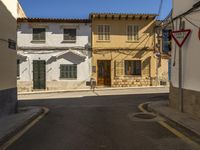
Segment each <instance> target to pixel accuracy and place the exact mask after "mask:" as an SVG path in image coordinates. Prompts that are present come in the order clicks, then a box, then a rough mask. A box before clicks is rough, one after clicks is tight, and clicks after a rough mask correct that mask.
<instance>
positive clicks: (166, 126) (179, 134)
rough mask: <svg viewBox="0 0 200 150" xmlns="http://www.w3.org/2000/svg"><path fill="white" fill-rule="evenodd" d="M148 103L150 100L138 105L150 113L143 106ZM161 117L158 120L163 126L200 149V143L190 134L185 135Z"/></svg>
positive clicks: (143, 110)
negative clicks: (190, 136)
mask: <svg viewBox="0 0 200 150" xmlns="http://www.w3.org/2000/svg"><path fill="white" fill-rule="evenodd" d="M146 104H150V102H147V103H142V104H140V105H139V106H138V108H139V110H140V111H142V112H144V113H148V111H147V110H145V109H144V107H143V106H144V105H146ZM159 118H161V119H160V120H158V121H157V122H158V123H159V124H160V125H161V126H162V127H164V128H166V129H167V130H169V131H170V132H171V133H173V134H174V135H176V136H177V137H178V138H180V139H182V140H183V141H185V142H186V143H188V144H190V145H192V146H194V147H195V148H197V150H200V145H199V144H198V143H196V142H195V141H193V140H192V139H191V138H189V137H188V136H186V135H184V134H183V133H181V132H179V131H178V130H176V129H175V128H173V127H172V126H170V125H169V124H167V123H166V122H165V121H161V120H165V119H164V118H163V117H161V116H159Z"/></svg>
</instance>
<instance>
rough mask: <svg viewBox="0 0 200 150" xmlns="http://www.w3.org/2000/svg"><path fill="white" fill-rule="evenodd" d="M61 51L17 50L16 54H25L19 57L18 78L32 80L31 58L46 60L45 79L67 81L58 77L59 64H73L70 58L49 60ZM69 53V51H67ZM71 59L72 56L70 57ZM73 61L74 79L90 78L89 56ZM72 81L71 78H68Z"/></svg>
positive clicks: (83, 79)
mask: <svg viewBox="0 0 200 150" xmlns="http://www.w3.org/2000/svg"><path fill="white" fill-rule="evenodd" d="M62 52H63V51H51V50H46V51H40V52H37V51H35V50H32V51H31V50H29V51H18V54H21V55H23V56H26V58H25V59H24V61H23V59H21V64H20V78H19V81H32V80H33V65H32V62H33V60H45V61H46V63H47V64H46V80H47V81H67V80H64V79H60V64H73V62H71V61H70V60H68V59H66V58H64V57H63V58H59V59H57V60H56V61H53V62H52V61H51V62H49V60H50V59H51V58H52V55H53V56H56V55H59V54H61V53H62ZM69 54H70V53H69ZM74 57H76V58H79V56H74ZM72 59H73V58H72ZM80 60H81V61H82V60H84V59H83V58H80ZM81 61H74V62H75V64H76V62H77V71H78V73H77V79H76V80H75V81H85V80H90V72H91V70H90V69H91V68H90V62H91V58H89V57H88V56H86V57H85V60H84V61H82V62H81ZM69 81H72V80H69Z"/></svg>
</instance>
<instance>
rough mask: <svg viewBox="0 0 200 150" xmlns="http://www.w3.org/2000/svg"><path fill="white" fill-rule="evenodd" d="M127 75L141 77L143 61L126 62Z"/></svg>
mask: <svg viewBox="0 0 200 150" xmlns="http://www.w3.org/2000/svg"><path fill="white" fill-rule="evenodd" d="M125 75H141V61H140V60H125Z"/></svg>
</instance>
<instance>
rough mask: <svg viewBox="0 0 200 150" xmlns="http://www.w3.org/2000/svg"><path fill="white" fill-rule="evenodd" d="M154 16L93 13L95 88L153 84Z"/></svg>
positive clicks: (154, 80)
mask: <svg viewBox="0 0 200 150" xmlns="http://www.w3.org/2000/svg"><path fill="white" fill-rule="evenodd" d="M155 17H156V15H155V14H109V13H108V14H106V13H103V14H102V13H92V14H90V19H91V20H92V51H93V60H92V63H93V66H92V77H93V78H94V79H95V80H96V81H97V86H112V87H131V86H152V85H156V57H155V54H154V50H155V33H154V27H155V23H156V20H155Z"/></svg>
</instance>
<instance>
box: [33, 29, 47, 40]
mask: <svg viewBox="0 0 200 150" xmlns="http://www.w3.org/2000/svg"><path fill="white" fill-rule="evenodd" d="M45 32H46V29H45V28H33V41H45V38H46V37H45Z"/></svg>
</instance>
